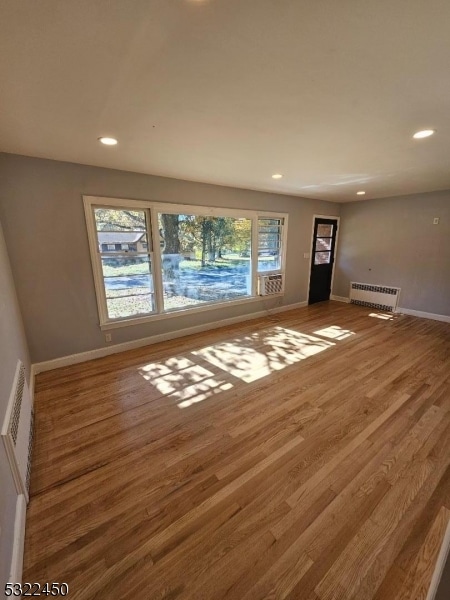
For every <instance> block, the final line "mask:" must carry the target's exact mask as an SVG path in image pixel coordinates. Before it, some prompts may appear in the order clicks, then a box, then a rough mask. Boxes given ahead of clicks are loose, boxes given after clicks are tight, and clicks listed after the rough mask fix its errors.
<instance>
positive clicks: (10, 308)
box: [0, 223, 30, 595]
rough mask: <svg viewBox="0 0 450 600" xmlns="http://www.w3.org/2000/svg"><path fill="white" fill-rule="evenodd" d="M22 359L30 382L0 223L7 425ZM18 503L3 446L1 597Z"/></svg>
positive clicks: (1, 370) (0, 346)
mask: <svg viewBox="0 0 450 600" xmlns="http://www.w3.org/2000/svg"><path fill="white" fill-rule="evenodd" d="M19 358H20V359H21V360H22V362H23V363H24V364H25V367H26V370H27V381H29V376H30V360H29V356H28V348H27V343H26V340H25V334H24V330H23V325H22V317H21V315H20V311H19V305H18V302H17V297H16V292H15V287H14V281H13V277H12V273H11V269H10V265H9V259H8V253H7V250H6V246H5V241H4V237H3V230H2V226H1V223H0V423H3V419H4V416H5V412H6V405H7V402H8V399H9V395H10V391H11V386H12V383H13V379H14V374H15V370H16V365H17V360H18V359H19ZM16 500H17V493H16V488H15V485H14V481H13V479H12V476H11V472H10V468H9V463H8V459H7V457H6V454H5V450H4V447H3V444H2V443H0V529H1V533H0V590H1V591H0V595H2V594H3V590H4V589H5V583H6V582H7V580H8V575H9V570H10V566H11V556H12V547H13V534H14V518H15V511H16Z"/></svg>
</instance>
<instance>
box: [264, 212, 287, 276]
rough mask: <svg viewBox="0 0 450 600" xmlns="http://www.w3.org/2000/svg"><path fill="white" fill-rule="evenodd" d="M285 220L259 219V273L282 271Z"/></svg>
mask: <svg viewBox="0 0 450 600" xmlns="http://www.w3.org/2000/svg"><path fill="white" fill-rule="evenodd" d="M283 223H284V219H281V218H280V219H274V218H269V217H267V218H260V219H258V272H260V273H264V272H266V271H278V270H280V269H281V252H282V235H283Z"/></svg>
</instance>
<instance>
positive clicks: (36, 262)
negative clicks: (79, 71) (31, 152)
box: [0, 149, 340, 363]
mask: <svg viewBox="0 0 450 600" xmlns="http://www.w3.org/2000/svg"><path fill="white" fill-rule="evenodd" d="M105 152H108V149H105ZM268 176H270V175H269V174H268ZM0 189H1V193H0V198H1V201H0V218H1V219H2V222H3V228H4V232H5V238H6V242H7V245H8V250H9V254H10V258H11V264H12V269H13V272H14V277H15V280H16V287H17V293H18V296H19V301H20V305H21V308H22V314H23V318H24V323H25V329H26V334H27V338H28V342H29V347H30V353H31V358H32V361H33V362H34V363H36V362H41V361H45V360H50V359H54V358H59V357H62V356H67V355H70V354H75V353H78V352H84V351H88V350H94V349H97V348H102V347H104V346H105V345H106V343H105V338H104V332H102V331H101V330H100V327H99V318H98V312H97V305H96V299H95V291H94V282H93V276H92V267H91V261H90V255H89V247H88V239H87V232H86V224H85V218H84V212H83V202H82V195H83V194H86V195H94V196H96V195H97V196H110V197H116V198H133V199H139V200H155V201H158V202H172V203H179V204H193V205H195V204H197V205H201V206H212V207H224V208H237V209H239V208H245V209H251V210H268V211H280V212H286V213H288V214H289V234H288V248H287V277H286V293H285V295H284V297H283V298H282V299H279V298H278V299H270V300H268V299H264V300H261V299H258V300H255V302H251V303H248V304H241V305H237V306H230V307H227V308H225V309H224V308H220V309H215V310H211V311H205V312H200V313H195V314H190V315H189V314H187V315H184V316H179V317H174V318H170V319H164V320H158V321H153V322H149V323H145V324H143V325H133V326H128V327H122V328H120V329H113V330H112V331H111V333H112V337H113V343H121V342H127V341H132V340H137V339H140V338H144V337H149V336H152V335H157V334H164V333H170V332H174V331H177V330H180V329H184V328H188V327H192V326H196V325H202V324H207V323H212V322H217V321H219V322H220V321H221V320H223V319H226V318H230V317H237V316H239V315H245V314H250V313H253V312H257V311H261V310H264V309H266V308H272V307H274V306H278V305H280V304H283V305H289V304H294V303H297V302H302V301H305V300H306V299H307V290H308V281H309V260H308V259H304V258H303V254H304V253H305V252H310V244H311V229H312V219H313V215H314V214H315V213H316V214H323V215H338V214H339V208H340V207H339V205H338V204H333V203H330V202H322V201H320V200H309V199H303V198H298V197H293V196H286V195H277V194H271V193H265V192H255V191H250V190H243V189H237V188H230V187H221V186H215V185H208V184H201V183H193V182H188V181H181V180H177V179H169V178H165V177H156V176H151V175H142V174H137V173H129V172H125V171H115V170H111V169H104V168H98V167H90V166H85V165H79V164H73V163H65V162H58V161H52V160H45V159H38V158H28V157H24V156H17V155H12V154H0Z"/></svg>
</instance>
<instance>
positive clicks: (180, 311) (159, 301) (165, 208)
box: [83, 196, 288, 330]
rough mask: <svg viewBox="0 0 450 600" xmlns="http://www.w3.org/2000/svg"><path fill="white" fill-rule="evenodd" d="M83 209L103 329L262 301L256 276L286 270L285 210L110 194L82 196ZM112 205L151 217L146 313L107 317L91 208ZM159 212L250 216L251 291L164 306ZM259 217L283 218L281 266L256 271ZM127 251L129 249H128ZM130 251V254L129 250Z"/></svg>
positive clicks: (286, 226) (286, 223)
mask: <svg viewBox="0 0 450 600" xmlns="http://www.w3.org/2000/svg"><path fill="white" fill-rule="evenodd" d="M83 203H84V213H85V218H86V227H87V233H88V241H89V249H90V257H91V263H92V271H93V275H94V287H95V292H96V298H97V308H98V314H99V324H100V328H101V329H102V330H107V329H114V328H117V327H125V326H128V325H138V324H140V323H147V322H150V321H154V320H160V319H167V318H171V317H176V316H182V315H186V314H191V313H196V312H204V311H208V310H217V309H221V308H223V307H225V306H233V305H238V304H247V303H249V302H258V301H261V297H260V296H258V291H257V290H258V277H259V276H260V275H268V274H275V273H282V274H285V273H286V246H287V230H288V229H287V228H288V215H287V213H279V212H271V211H257V210H246V209H239V210H238V209H230V208H217V207H207V206H198V205H190V204H172V203H161V202H154V201H150V200H130V199H125V198H109V197H103V196H83ZM96 207H100V208H112V209H120V208H122V209H123V208H124V209H127V210H133V209H136V210H143V209H144V210H145V211H148V214H149V218H150V221H149V222H150V227H151V231H150V234H151V239H148V244H149V248H151V252H149V255H150V259H151V268H152V275H153V285H154V294H155V297H154V303H155V311H154V312H152V313H147V314H145V315H138V316H136V317H125V318H118V319H110V318H109V317H108V311H107V305H106V294H105V286H104V278H103V271H102V266H101V255H100V253H99V251H98V241H97V228H96V224H95V217H94V208H96ZM158 213H165V214H186V215H196V216H210V217H232V218H235V219H240V218H246V219H250V220H251V223H252V241H251V243H252V251H251V268H252V269H251V271H252V280H251V295H250V296H248V297H244V298H238V299H235V300H226V301H223V302H211V303H204V304H201V305H199V306H188V307H183V308H177V309H170V310H164V303H163V285H162V269H161V256H162V253H161V248H160V246H159V244H158V242H157V240H159V229H158ZM262 218H275V219H280V218H281V219H283V229H282V246H281V253H280V260H281V268H279V269H274V270H273V271H260V272H258V219H262ZM127 254H128V253H127ZM128 255H129V254H128ZM283 294H284V291H283V292H281V293H280V294H274V295H273V296H271V297H272V298H273V297H276V296H282V295H283Z"/></svg>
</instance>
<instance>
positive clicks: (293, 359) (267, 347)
mask: <svg viewBox="0 0 450 600" xmlns="http://www.w3.org/2000/svg"><path fill="white" fill-rule="evenodd" d="M333 345H334V343H333V342H328V341H326V340H322V339H320V338H317V337H314V336H311V335H307V334H305V333H299V332H297V331H292V330H289V329H285V328H283V327H274V328H273V329H271V330H268V331H263V332H255V333H253V334H251V335H250V336H245V337H244V338H238V339H236V340H232V341H229V342H221V343H219V344H213V345H212V346H208V347H206V348H202V349H201V350H197V351H195V352H193V353H192V354H194V355H195V356H199V357H201V358H202V359H203V360H206V361H207V362H209V363H210V364H212V365H214V366H215V367H218V368H219V369H222V370H224V371H227V372H228V373H230V374H231V375H233V376H234V377H237V378H239V379H241V380H242V381H245V382H246V383H251V382H252V381H256V380H257V379H261V378H262V377H265V376H266V375H270V373H273V372H274V371H280V370H281V369H284V368H285V367H287V366H289V365H293V364H295V363H297V362H299V361H301V360H304V359H305V358H308V357H309V356H313V355H314V354H317V353H318V352H322V351H323V350H326V349H327V348H329V347H330V346H333Z"/></svg>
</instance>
